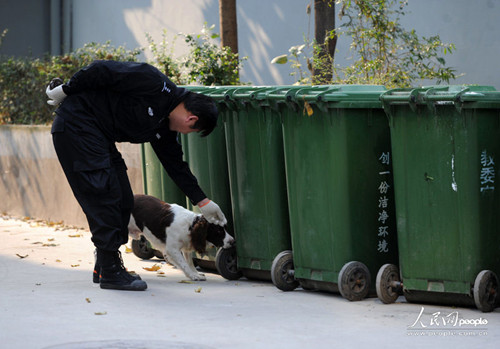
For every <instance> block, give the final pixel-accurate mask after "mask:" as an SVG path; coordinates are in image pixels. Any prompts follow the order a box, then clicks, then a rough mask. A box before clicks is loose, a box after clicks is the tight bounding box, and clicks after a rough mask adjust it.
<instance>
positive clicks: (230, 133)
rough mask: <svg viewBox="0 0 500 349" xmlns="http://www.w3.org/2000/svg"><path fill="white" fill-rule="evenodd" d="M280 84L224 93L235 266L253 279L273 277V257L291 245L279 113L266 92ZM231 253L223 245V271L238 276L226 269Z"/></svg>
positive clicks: (220, 263)
mask: <svg viewBox="0 0 500 349" xmlns="http://www.w3.org/2000/svg"><path fill="white" fill-rule="evenodd" d="M284 88H285V87H281V89H284ZM276 89H277V88H276V87H246V88H245V87H240V88H238V89H236V90H232V91H228V94H227V95H226V101H227V103H228V106H230V108H231V110H232V113H231V114H230V115H228V117H227V118H226V119H225V130H226V144H227V154H228V164H229V179H230V185H231V197H232V207H233V217H234V228H235V239H236V261H237V269H238V271H239V272H240V274H242V275H244V276H245V277H247V278H250V279H261V280H271V265H272V262H273V260H274V258H275V257H276V256H277V255H278V253H279V252H281V251H283V250H288V249H290V248H291V241H290V229H289V219H288V200H287V193H286V175H285V162H284V153H283V135H282V127H281V115H280V113H279V109H278V108H276V107H275V104H276V103H274V102H272V103H270V101H269V100H268V98H267V96H268V95H269V93H271V92H274V91H275V90H276ZM229 253H231V252H230V251H229V250H222V249H221V250H219V252H218V254H217V259H216V263H217V266H218V269H219V272H220V274H221V275H222V276H224V277H226V278H228V279H235V278H237V277H238V275H234V273H233V272H230V273H226V272H225V271H224V264H225V263H224V261H225V260H226V259H227V258H228V257H227V256H226V255H227V254H229ZM233 258H234V257H232V259H233Z"/></svg>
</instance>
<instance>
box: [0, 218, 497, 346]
mask: <svg viewBox="0 0 500 349" xmlns="http://www.w3.org/2000/svg"><path fill="white" fill-rule="evenodd" d="M0 241H1V244H0V348H9V349H10V348H15V349H23V348H27V349H47V348H58V349H59V348H64V349H82V348H89V349H90V348H92V349H94V348H106V349H107V348H129V349H137V348H147V349H156V348H162V349H166V348H174V349H177V348H185V349H191V348H200V349H205V348H221V349H222V348H231V349H233V348H237V349H238V348H243V349H245V348H249V349H250V348H252V349H255V348H273V349H276V348H286V349H290V348H301V349H303V348H370V349H373V348H405V349H406V348H499V347H500V308H497V309H496V310H495V311H494V312H491V313H482V312H480V311H479V310H477V309H473V308H455V307H449V306H436V305H428V304H411V303H407V302H406V300H405V299H404V297H400V298H399V299H398V300H397V302H396V303H394V304H389V305H387V304H383V303H381V302H380V301H379V300H378V299H377V298H367V299H365V300H363V301H359V302H349V301H347V300H345V299H344V298H342V297H341V296H340V295H338V294H333V293H324V292H314V291H306V290H302V289H300V288H299V289H297V290H295V291H291V292H283V291H281V290H279V289H278V288H276V287H275V286H274V285H273V284H272V283H271V282H266V281H255V280H247V279H245V278H242V279H240V280H237V281H229V280H226V279H224V278H222V277H221V276H220V275H217V274H216V273H214V272H207V271H205V274H206V275H207V281H200V282H191V281H188V280H187V278H186V277H185V276H184V274H182V272H180V271H179V270H177V269H174V268H173V267H171V266H170V265H168V264H166V263H164V262H163V261H161V260H159V259H156V258H153V259H151V260H141V259H139V258H137V257H136V256H135V255H134V254H133V253H131V252H130V250H129V249H128V248H127V247H124V248H123V250H122V253H123V259H124V262H125V266H127V268H128V269H129V270H133V271H135V272H137V273H139V274H140V275H141V277H142V279H144V280H145V281H146V282H147V283H148V289H147V290H146V291H143V292H130V291H116V290H102V289H100V288H99V286H98V285H96V284H93V283H92V269H93V264H94V255H93V251H94V247H93V245H92V243H91V241H90V233H89V232H88V231H87V230H85V229H79V228H75V227H67V226H64V225H62V224H57V223H53V222H43V221H36V220H31V219H26V218H24V219H23V218H19V217H8V216H6V215H3V216H0Z"/></svg>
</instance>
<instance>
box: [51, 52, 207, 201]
mask: <svg viewBox="0 0 500 349" xmlns="http://www.w3.org/2000/svg"><path fill="white" fill-rule="evenodd" d="M63 91H64V93H65V94H67V95H68V97H66V99H65V100H64V101H63V103H62V104H61V105H60V107H59V108H58V109H57V111H56V113H57V114H58V115H59V116H61V117H63V118H64V119H66V120H68V121H69V120H71V122H75V120H78V122H82V123H90V124H92V125H97V126H96V127H98V128H99V129H100V130H101V131H102V132H103V133H104V134H105V135H106V137H108V138H109V139H110V140H112V141H115V142H130V143H144V142H150V143H151V145H152V147H153V149H154V151H155V153H156V155H157V156H158V158H159V160H160V161H161V163H162V165H163V167H164V168H165V170H166V171H167V173H168V174H169V176H170V177H171V178H172V179H173V181H174V182H175V183H176V184H177V186H179V188H180V189H181V190H182V191H183V192H184V193H185V194H186V195H187V196H188V197H189V199H190V200H191V202H192V203H193V204H196V203H197V202H199V201H201V200H202V199H204V198H205V197H206V195H205V194H204V193H203V191H202V190H201V188H200V187H199V185H198V182H197V180H196V178H195V176H194V175H193V174H192V173H191V170H190V169H189V167H188V164H187V163H186V162H184V161H183V159H182V156H183V153H182V146H181V145H180V143H179V142H178V134H177V133H176V132H174V131H170V129H169V128H168V115H169V114H170V112H171V111H172V110H173V109H174V108H175V107H176V106H177V105H179V103H181V102H182V101H183V99H184V98H185V96H186V95H187V94H188V93H191V92H189V91H187V90H186V89H184V88H179V87H177V86H176V85H175V84H174V83H172V82H171V81H170V80H169V79H168V78H167V77H166V76H165V75H164V74H162V73H161V72H160V71H159V70H158V69H156V68H154V67H153V66H151V65H149V64H146V63H135V62H115V61H96V62H94V63H92V64H91V65H89V66H88V67H86V68H83V69H81V70H80V71H78V72H77V73H76V74H75V75H73V77H72V78H71V79H70V80H69V82H68V83H66V84H65V85H63Z"/></svg>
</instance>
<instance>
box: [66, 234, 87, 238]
mask: <svg viewBox="0 0 500 349" xmlns="http://www.w3.org/2000/svg"><path fill="white" fill-rule="evenodd" d="M68 236H69V237H70V238H81V237H82V236H83V235H82V234H73V235H68Z"/></svg>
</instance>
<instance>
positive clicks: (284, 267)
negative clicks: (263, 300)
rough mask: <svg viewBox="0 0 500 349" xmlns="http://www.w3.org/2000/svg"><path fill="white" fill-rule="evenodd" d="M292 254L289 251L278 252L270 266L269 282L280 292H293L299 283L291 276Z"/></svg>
mask: <svg viewBox="0 0 500 349" xmlns="http://www.w3.org/2000/svg"><path fill="white" fill-rule="evenodd" d="M293 268H294V266H293V253H292V251H290V250H287V251H282V252H280V253H279V254H278V255H277V256H276V257H275V258H274V260H273V264H272V265H271V280H272V281H273V284H274V286H276V287H277V288H279V289H280V290H282V291H293V290H295V289H296V288H297V287H299V282H298V281H297V280H295V277H294V276H293V270H294V269H293Z"/></svg>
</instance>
